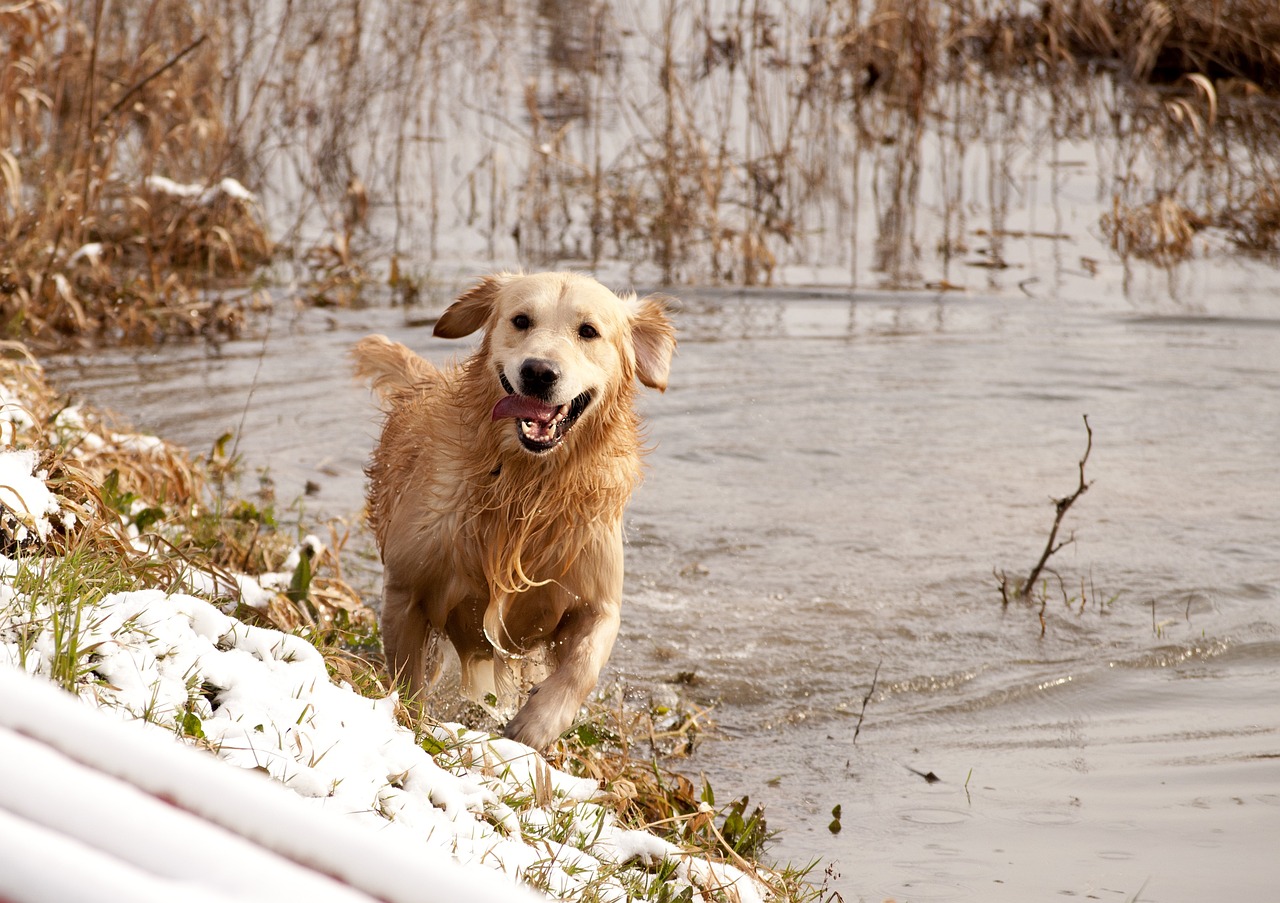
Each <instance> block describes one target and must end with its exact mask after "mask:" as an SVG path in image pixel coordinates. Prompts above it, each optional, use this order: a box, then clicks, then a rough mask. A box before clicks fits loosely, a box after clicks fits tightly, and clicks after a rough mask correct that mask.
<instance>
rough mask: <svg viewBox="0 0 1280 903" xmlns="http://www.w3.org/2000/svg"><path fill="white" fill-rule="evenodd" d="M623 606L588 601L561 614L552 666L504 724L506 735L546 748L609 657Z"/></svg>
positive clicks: (568, 721) (567, 722)
mask: <svg viewBox="0 0 1280 903" xmlns="http://www.w3.org/2000/svg"><path fill="white" fill-rule="evenodd" d="M621 607H622V606H621V603H620V602H619V601H606V602H602V603H587V604H584V605H582V606H581V607H578V608H575V609H572V610H570V611H569V612H568V613H567V614H566V615H565V618H564V620H563V621H562V622H561V623H560V626H559V628H558V629H557V630H556V635H555V639H554V641H553V643H554V645H553V652H554V654H555V658H556V670H555V671H553V672H552V673H551V676H550V677H548V678H547V679H546V680H544V681H543V682H542V683H540V684H538V686H536V687H534V688H533V690H532V692H530V694H529V701H528V702H526V703H525V704H524V707H523V708H521V709H520V711H519V712H517V713H516V716H515V717H514V718H512V719H511V720H510V721H509V722H508V723H507V727H506V730H505V731H504V732H503V733H504V734H505V735H506V736H508V737H510V738H511V739H513V740H518V741H520V742H521V743H524V744H526V745H527V746H532V747H533V748H534V749H545V748H546V747H548V746H550V745H551V744H552V743H554V742H555V740H556V738H557V737H559V736H560V734H562V733H563V732H564V731H565V729H566V728H568V727H569V725H570V724H572V723H573V719H574V716H576V715H577V713H578V709H579V708H580V707H581V706H582V703H583V702H585V701H586V699H587V695H588V694H589V693H590V692H591V691H592V690H593V689H595V686H596V682H597V681H598V680H599V679H600V671H601V669H602V668H604V663H605V662H606V661H608V659H609V653H610V651H612V649H613V642H614V640H615V639H617V637H618V622H619V620H620V614H621Z"/></svg>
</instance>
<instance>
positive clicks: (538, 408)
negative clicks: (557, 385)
mask: <svg viewBox="0 0 1280 903" xmlns="http://www.w3.org/2000/svg"><path fill="white" fill-rule="evenodd" d="M559 410H560V409H559V408H558V407H556V406H555V405H549V404H545V403H544V402H541V401H538V399H536V398H530V397H529V396H527V395H504V396H503V397H502V399H501V400H500V401H499V402H498V403H497V404H495V405H494V406H493V415H492V416H491V417H490V418H489V419H491V420H505V419H506V418H508V417H514V418H516V419H517V420H533V421H535V422H537V423H549V422H550V421H551V418H553V417H555V416H556V413H557V412H558V411H559Z"/></svg>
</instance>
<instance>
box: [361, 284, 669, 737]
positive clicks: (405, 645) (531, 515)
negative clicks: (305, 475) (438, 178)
mask: <svg viewBox="0 0 1280 903" xmlns="http://www.w3.org/2000/svg"><path fill="white" fill-rule="evenodd" d="M477 330H484V336H483V338H482V339H481V341H480V345H479V349H478V350H477V351H476V352H475V353H474V354H472V355H471V356H470V357H468V358H467V359H466V360H465V361H463V362H462V363H461V364H459V365H456V366H450V367H446V368H442V369H441V368H437V367H435V366H433V365H432V364H430V363H429V362H427V361H425V360H423V359H422V358H421V357H419V356H418V355H416V354H414V353H413V352H412V351H410V350H409V349H408V348H406V347H405V346H404V345H401V344H399V343H397V342H393V341H391V340H389V339H387V338H385V337H384V336H369V337H367V338H365V339H362V340H361V341H360V342H358V343H357V344H356V346H355V348H354V350H353V352H352V356H353V357H354V360H355V369H356V374H357V376H359V377H361V378H363V379H367V380H370V381H372V384H373V388H374V390H375V392H376V393H377V395H378V396H379V399H380V401H381V404H382V407H383V410H384V411H385V412H386V421H385V424H384V426H383V429H382V436H381V439H380V441H379V442H378V445H377V447H376V448H375V449H374V452H373V457H372V460H371V461H370V463H369V466H368V468H367V473H368V476H369V498H368V501H369V520H370V524H371V525H372V527H373V530H374V534H375V535H376V537H377V541H378V548H379V550H380V552H381V554H382V563H383V568H384V575H383V592H382V615H381V618H382V637H383V643H384V646H385V649H386V655H387V664H388V667H389V668H391V669H392V671H393V673H394V674H395V675H396V676H397V678H398V680H399V681H400V683H401V685H402V686H403V687H404V688H405V690H406V691H407V693H408V695H409V698H410V700H411V701H414V702H417V703H420V702H421V698H422V694H423V692H424V690H425V688H426V687H427V686H429V685H430V684H431V683H434V681H435V679H436V678H437V677H438V675H439V672H440V667H441V656H440V652H441V648H440V644H439V640H440V638H441V637H444V638H447V639H448V641H449V642H450V643H451V644H452V645H453V648H454V649H455V650H456V651H457V653H458V659H459V662H460V664H461V668H462V692H463V694H464V695H466V696H467V697H468V698H470V699H472V700H475V701H477V702H482V703H483V702H485V701H486V700H487V701H488V702H489V704H490V705H491V706H494V708H495V709H497V710H499V711H502V710H504V709H505V711H506V712H510V711H513V710H514V708H515V706H514V703H516V702H518V700H519V698H520V696H521V694H522V691H524V690H526V689H528V687H529V686H530V685H531V684H533V683H537V685H536V686H533V687H532V689H529V690H528V693H529V695H528V701H527V702H525V704H524V706H523V707H522V708H520V709H519V711H518V712H517V713H516V714H515V717H513V718H511V720H510V721H509V722H508V723H507V726H506V735H507V736H508V737H511V738H513V739H516V740H519V741H521V742H522V743H526V744H528V745H529V746H532V747H534V748H537V749H542V748H545V747H547V746H549V745H550V744H551V743H552V742H554V741H555V739H556V738H557V737H558V736H559V735H560V734H561V733H562V732H563V731H564V730H565V729H566V728H568V727H569V726H570V724H571V723H572V722H573V719H574V717H575V716H576V714H577V712H578V709H579V707H580V706H581V705H582V703H583V702H584V701H585V700H586V698H587V695H588V694H589V693H590V692H591V690H592V689H593V688H594V687H595V685H596V681H597V680H598V679H599V676H600V670H601V668H603V667H604V664H605V662H606V661H607V660H608V658H609V653H610V651H611V650H612V648H613V643H614V639H615V638H616V637H617V634H618V623H619V616H620V612H621V607H622V512H623V508H624V507H625V506H626V504H627V500H628V499H629V498H630V496H631V492H632V490H633V489H634V488H635V486H636V484H637V483H638V482H639V478H640V454H641V444H640V443H641V437H640V420H639V417H638V416H637V414H636V411H635V408H634V399H635V395H636V391H637V388H636V383H637V382H639V383H642V384H644V385H646V386H650V387H652V388H655V389H658V390H660V391H661V390H665V389H666V386H667V376H668V373H669V371H670V367H671V356H672V354H673V352H674V351H675V344H676V343H675V331H674V330H673V328H672V326H671V323H670V321H669V320H668V319H667V316H666V312H665V308H664V304H663V302H662V300H661V299H659V298H656V297H647V298H642V299H638V298H636V297H635V296H633V295H627V296H622V297H619V296H618V295H615V294H614V293H613V292H611V291H609V290H608V289H607V288H605V287H604V286H603V285H601V284H600V283H599V282H597V281H596V280H594V279H592V278H589V277H587V276H581V275H576V274H571V273H541V274H536V275H511V274H504V275H497V276H489V277H486V278H485V279H483V280H482V281H481V282H480V283H479V284H478V285H476V286H475V287H474V288H472V289H471V290H470V291H468V292H466V294H464V295H462V297H460V298H459V299H458V300H457V301H455V302H454V303H453V304H452V305H451V306H450V307H449V308H448V309H447V310H446V311H445V312H444V313H443V314H442V315H441V317H440V319H439V321H438V322H437V323H436V326H435V334H436V335H437V336H442V337H444V338H451V339H452V338H461V337H463V336H468V335H471V334H472V333H474V332H476V331H477ZM495 699H496V700H497V703H496V705H495V704H494V700H495Z"/></svg>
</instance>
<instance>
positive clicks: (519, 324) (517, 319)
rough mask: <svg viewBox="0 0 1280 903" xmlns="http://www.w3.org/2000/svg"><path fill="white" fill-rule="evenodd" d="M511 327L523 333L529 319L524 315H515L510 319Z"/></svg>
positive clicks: (527, 326)
mask: <svg viewBox="0 0 1280 903" xmlns="http://www.w3.org/2000/svg"><path fill="white" fill-rule="evenodd" d="M511 325H512V326H514V327H515V328H516V329H518V330H520V331H521V332H524V331H525V330H526V329H528V328H529V318H528V317H527V316H525V315H524V314H516V315H515V316H514V317H512V318H511Z"/></svg>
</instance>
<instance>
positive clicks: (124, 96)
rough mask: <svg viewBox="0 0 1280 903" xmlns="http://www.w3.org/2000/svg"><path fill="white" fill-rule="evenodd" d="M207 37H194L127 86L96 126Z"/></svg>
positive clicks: (121, 107) (99, 126)
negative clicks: (161, 62)
mask: <svg viewBox="0 0 1280 903" xmlns="http://www.w3.org/2000/svg"><path fill="white" fill-rule="evenodd" d="M208 37H209V36H208V35H204V34H202V35H200V37H198V38H196V39H195V40H194V41H192V42H191V43H190V44H188V45H187V46H186V47H184V48H182V50H180V51H178V53H177V54H176V55H175V56H173V57H170V59H169V61H168V62H167V63H165V64H164V65H163V66H161V67H160V68H159V69H156V70H155V71H154V72H152V73H151V74H150V75H148V76H146V77H145V78H143V79H142V80H141V81H138V82H135V83H134V85H133V86H132V87H131V88H129V90H128V91H125V92H124V94H122V95H121V96H120V99H119V100H117V101H116V102H115V103H114V104H112V106H111V109H109V110H107V111H106V112H105V113H103V114H102V115H101V116H99V117H98V128H102V125H103V123H105V122H106V121H107V120H108V119H110V118H111V117H112V116H114V115H115V114H116V113H118V112H119V111H120V110H121V109H123V108H124V105H125V104H127V103H128V102H129V101H130V100H131V99H132V98H133V96H134V95H135V94H137V93H138V92H139V91H141V90H142V89H143V88H145V87H146V86H147V85H149V84H151V83H152V82H153V81H155V80H156V79H157V78H159V77H160V76H162V75H164V74H165V73H166V72H168V71H169V70H170V69H172V68H173V67H174V66H176V65H178V63H180V62H182V60H183V58H184V57H186V56H187V54H189V53H191V51H193V50H195V49H196V48H197V47H199V46H200V45H201V44H203V43H204V42H205V41H206V40H208Z"/></svg>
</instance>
